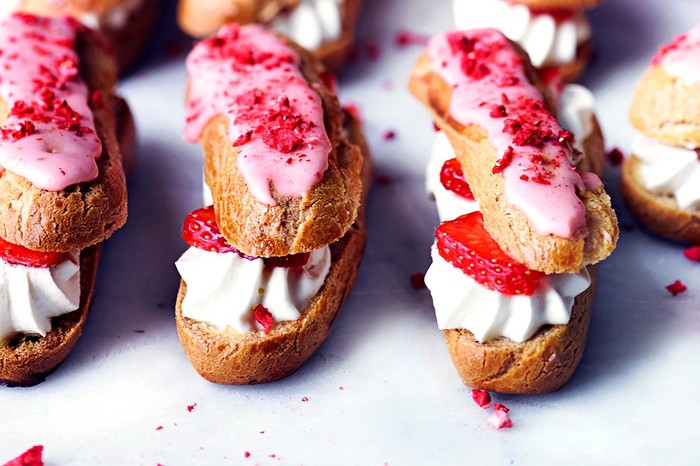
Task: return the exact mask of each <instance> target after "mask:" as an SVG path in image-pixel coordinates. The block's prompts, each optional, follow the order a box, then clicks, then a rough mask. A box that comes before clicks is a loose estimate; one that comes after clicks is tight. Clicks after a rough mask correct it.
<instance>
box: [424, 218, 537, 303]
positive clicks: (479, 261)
mask: <svg viewBox="0 0 700 466" xmlns="http://www.w3.org/2000/svg"><path fill="white" fill-rule="evenodd" d="M435 236H436V239H437V248H438V252H439V253H440V256H441V257H442V258H443V259H445V260H446V261H447V262H449V263H450V264H452V266H454V267H456V268H458V269H460V270H462V271H463V272H464V273H465V274H467V275H469V276H470V277H472V278H473V279H474V280H476V281H477V282H479V283H480V284H481V285H483V286H485V287H486V288H488V289H490V290H494V291H498V292H499V293H502V294H505V295H511V296H512V295H525V296H532V295H533V294H534V293H535V291H536V290H537V287H538V285H539V281H540V279H541V278H542V277H544V274H543V273H542V272H538V271H536V270H530V269H528V268H527V267H526V266H524V265H522V264H520V263H518V262H516V261H515V260H513V259H512V258H511V257H509V256H508V255H506V253H505V252H503V250H502V249H501V248H500V247H499V246H498V243H496V241H495V240H494V239H493V238H491V236H490V235H489V234H488V232H487V231H486V229H485V228H484V217H483V215H482V214H481V212H478V211H477V212H472V213H470V214H467V215H462V216H461V217H459V218H457V219H455V220H451V221H449V222H443V223H442V224H440V226H439V227H438V228H437V230H436V232H435Z"/></svg>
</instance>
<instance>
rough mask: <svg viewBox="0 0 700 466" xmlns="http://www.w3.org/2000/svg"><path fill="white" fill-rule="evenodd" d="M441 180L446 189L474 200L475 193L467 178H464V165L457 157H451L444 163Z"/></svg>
mask: <svg viewBox="0 0 700 466" xmlns="http://www.w3.org/2000/svg"><path fill="white" fill-rule="evenodd" d="M440 182H441V183H442V185H443V186H444V187H445V189H446V190H448V191H452V192H453V193H455V194H457V195H458V196H462V197H463V198H465V199H469V200H470V201H473V200H474V194H472V190H471V188H470V187H469V183H467V180H466V178H464V172H463V171H462V166H461V165H460V164H459V162H458V161H457V159H450V160H448V161H446V162H445V163H444V164H442V169H441V170H440Z"/></svg>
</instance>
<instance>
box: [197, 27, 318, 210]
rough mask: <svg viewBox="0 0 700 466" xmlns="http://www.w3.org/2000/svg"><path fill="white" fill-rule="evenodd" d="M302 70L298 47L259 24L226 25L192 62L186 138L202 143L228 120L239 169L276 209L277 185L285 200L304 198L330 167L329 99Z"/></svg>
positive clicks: (255, 191) (199, 46)
mask: <svg viewBox="0 0 700 466" xmlns="http://www.w3.org/2000/svg"><path fill="white" fill-rule="evenodd" d="M299 63H300V58H299V56H298V54H297V53H296V52H295V51H294V50H293V49H292V48H290V47H289V46H288V45H287V44H285V43H284V41H282V39H280V38H279V37H277V36H276V35H274V34H273V33H271V32H269V31H267V30H266V29H265V28H263V27H261V26H258V25H247V26H242V27H241V26H238V25H236V24H233V25H229V26H225V27H223V28H222V29H221V30H220V31H219V33H218V34H217V35H216V36H214V37H210V38H208V39H205V40H203V41H202V42H200V43H198V44H197V45H196V46H195V48H194V50H193V51H192V52H191V53H190V55H189V56H188V57H187V69H188V71H189V73H190V78H191V82H190V92H189V97H188V101H187V122H186V125H185V131H184V136H185V139H186V140H188V141H192V142H194V141H197V140H198V139H199V137H200V135H201V133H202V131H203V129H204V127H205V126H206V124H207V123H208V122H209V121H210V120H211V119H212V118H213V117H215V116H217V115H220V114H224V115H226V116H227V117H228V119H229V123H230V124H229V129H228V138H229V140H230V141H231V143H232V144H233V145H234V146H237V147H238V148H239V152H238V161H237V163H238V170H239V171H240V173H241V174H242V175H243V178H244V179H245V180H246V183H247V184H248V188H249V189H250V192H251V193H252V194H253V195H254V196H255V198H256V199H258V200H259V201H260V202H263V203H265V204H269V205H275V204H276V201H275V199H274V198H273V197H272V192H271V186H274V187H275V189H276V191H277V193H278V194H279V195H281V196H285V197H299V196H303V195H304V194H306V193H307V192H309V191H310V190H311V188H313V187H314V186H315V185H316V184H317V183H318V182H319V181H320V180H321V179H322V177H323V172H325V171H326V169H327V168H328V154H329V153H330V151H331V143H330V140H329V139H328V135H327V134H326V130H325V127H324V123H323V107H322V103H321V98H320V97H319V96H318V94H317V93H316V92H314V91H313V89H311V87H310V86H309V84H308V83H307V81H306V79H305V78H304V76H303V75H302V74H301V71H300V70H299Z"/></svg>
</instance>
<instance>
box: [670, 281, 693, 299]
mask: <svg viewBox="0 0 700 466" xmlns="http://www.w3.org/2000/svg"><path fill="white" fill-rule="evenodd" d="M666 289H667V290H668V292H669V293H671V294H672V295H673V296H676V295H678V294H681V293H685V292H686V291H688V287H687V286H685V285H684V284H683V282H681V281H680V280H676V281H675V282H673V283H671V284H670V285H667V286H666Z"/></svg>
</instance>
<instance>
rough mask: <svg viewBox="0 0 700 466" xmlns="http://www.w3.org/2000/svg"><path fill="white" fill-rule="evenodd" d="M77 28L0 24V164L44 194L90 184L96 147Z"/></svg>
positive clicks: (33, 20) (59, 21)
mask: <svg viewBox="0 0 700 466" xmlns="http://www.w3.org/2000/svg"><path fill="white" fill-rule="evenodd" d="M78 27H79V26H77V23H76V22H75V21H73V20H70V19H67V18H43V17H36V16H30V15H24V14H15V15H12V16H10V17H8V18H6V19H5V20H3V21H2V23H0V70H2V72H1V73H0V97H1V98H2V99H3V100H4V101H5V102H7V105H8V107H9V115H8V116H7V120H6V121H5V124H4V125H3V127H2V128H1V129H0V165H1V166H2V167H3V168H4V169H7V170H10V171H12V172H14V173H16V174H18V175H21V176H23V177H24V178H26V179H28V180H29V181H31V182H32V183H33V184H34V185H36V186H37V187H39V188H41V189H45V190H48V191H61V190H63V189H65V188H66V187H68V186H70V185H73V184H77V183H82V182H87V181H91V180H93V179H95V178H96V177H97V175H98V168H97V161H96V159H97V158H98V157H99V156H100V154H101V153H102V143H101V142H100V139H99V138H98V137H97V134H96V133H95V123H94V121H93V115H92V111H91V110H90V107H89V105H88V92H89V90H88V87H87V85H86V84H85V83H84V82H83V80H82V79H81V78H80V75H79V73H78V66H79V59H78V55H77V53H76V52H75V50H74V47H73V45H74V42H75V37H76V33H77V28H78Z"/></svg>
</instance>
